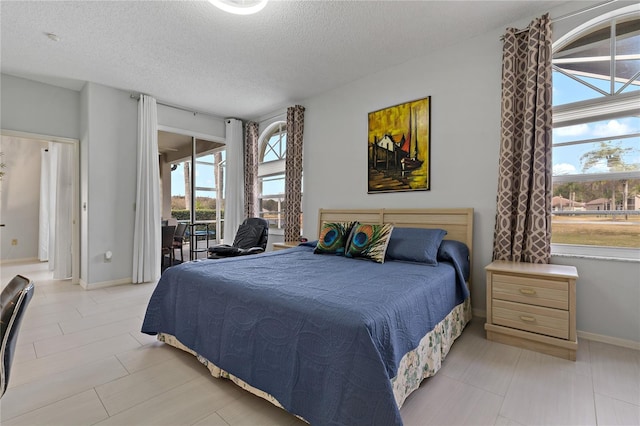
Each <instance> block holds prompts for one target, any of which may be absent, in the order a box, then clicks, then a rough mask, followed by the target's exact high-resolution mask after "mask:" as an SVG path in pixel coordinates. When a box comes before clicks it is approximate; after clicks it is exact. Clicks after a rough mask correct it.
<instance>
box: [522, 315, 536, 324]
mask: <svg viewBox="0 0 640 426" xmlns="http://www.w3.org/2000/svg"><path fill="white" fill-rule="evenodd" d="M520 319H521V320H522V321H524V322H536V319H535V318H534V317H526V316H524V315H520Z"/></svg>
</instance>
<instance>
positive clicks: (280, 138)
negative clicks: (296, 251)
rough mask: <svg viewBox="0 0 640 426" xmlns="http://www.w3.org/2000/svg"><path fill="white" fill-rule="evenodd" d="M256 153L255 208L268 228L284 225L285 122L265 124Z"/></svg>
mask: <svg viewBox="0 0 640 426" xmlns="http://www.w3.org/2000/svg"><path fill="white" fill-rule="evenodd" d="M258 149H259V154H258V155H259V156H258V162H259V163H258V210H259V214H260V217H263V218H265V219H267V220H268V221H269V226H270V228H271V229H274V228H275V229H283V228H284V222H283V221H284V194H285V175H284V174H285V169H286V164H285V159H286V156H287V129H286V123H285V122H282V121H281V122H278V123H274V124H272V125H271V126H269V127H268V128H267V129H266V130H265V132H264V133H263V135H262V136H261V137H260V144H259V148H258Z"/></svg>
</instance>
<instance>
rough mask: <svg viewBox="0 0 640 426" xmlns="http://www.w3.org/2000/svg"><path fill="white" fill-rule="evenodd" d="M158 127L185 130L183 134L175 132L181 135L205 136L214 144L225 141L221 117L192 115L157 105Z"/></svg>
mask: <svg viewBox="0 0 640 426" xmlns="http://www.w3.org/2000/svg"><path fill="white" fill-rule="evenodd" d="M158 126H159V127H164V128H169V129H173V130H185V132H184V133H182V132H177V133H181V134H189V135H193V136H199V135H201V136H202V137H204V136H207V137H209V140H212V141H216V142H224V140H225V124H224V118H223V117H215V116H211V115H207V114H198V113H196V114H194V113H192V112H189V111H183V110H180V109H177V108H171V107H168V106H165V105H158Z"/></svg>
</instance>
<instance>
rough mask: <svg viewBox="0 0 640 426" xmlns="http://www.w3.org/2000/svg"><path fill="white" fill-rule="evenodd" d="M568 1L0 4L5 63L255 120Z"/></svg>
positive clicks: (9, 68)
mask: <svg viewBox="0 0 640 426" xmlns="http://www.w3.org/2000/svg"><path fill="white" fill-rule="evenodd" d="M560 3H563V2H555V1H409V2H405V1H300V0H298V1H276V0H271V1H270V2H269V3H268V4H267V6H266V8H265V9H264V10H263V11H262V12H260V13H259V14H256V15H251V16H237V15H231V14H227V13H225V12H222V11H220V10H218V9H216V8H215V7H213V6H212V5H211V4H210V3H208V2H206V1H68V2H67V1H16V2H13V1H2V2H0V16H1V37H2V38H1V39H0V40H1V45H0V47H1V55H2V56H1V70H2V72H3V73H6V74H11V75H17V76H23V77H26V78H31V79H34V80H39V81H43V82H47V83H51V84H56V85H60V86H63V87H68V88H73V89H75V90H80V88H81V87H82V85H83V83H84V82H85V81H92V82H96V83H100V84H103V85H106V86H111V87H115V88H119V89H123V90H128V91H132V92H143V93H147V94H150V95H152V96H155V97H156V98H157V99H158V100H159V101H162V102H167V103H171V104H176V105H181V106H185V107H188V108H192V109H194V110H197V111H201V112H208V113H212V114H215V115H219V116H224V117H239V118H252V119H255V118H258V117H260V116H261V115H263V114H267V113H270V112H273V111H274V110H276V109H278V108H282V107H285V106H288V105H291V104H293V103H296V102H300V101H302V100H304V99H306V98H308V97H310V96H313V95H317V94H319V93H322V92H324V91H327V90H330V89H334V88H336V87H339V86H341V85H343V84H345V83H348V82H350V81H353V80H356V79H358V78H361V77H362V76H364V75H367V74H370V73H374V72H376V71H378V70H380V69H383V68H386V67H390V66H395V65H397V64H399V63H403V62H406V61H408V60H410V59H412V58H414V57H416V56H424V55H427V54H428V52H429V51H432V50H434V49H439V48H442V47H444V46H447V45H452V44H454V43H457V42H460V41H462V40H465V39H468V38H470V37H473V36H475V35H479V34H482V33H483V32H486V31H488V30H492V29H495V28H499V27H501V26H505V25H507V24H510V23H512V22H515V21H517V20H519V19H522V18H528V17H531V16H535V15H536V14H541V13H543V12H545V11H546V10H548V9H549V8H550V7H553V6H555V5H558V4H560ZM45 33H55V34H56V35H58V36H59V37H60V41H58V42H55V41H52V40H50V39H49V38H47V37H46V35H45ZM460 60H461V61H464V58H461V59H460Z"/></svg>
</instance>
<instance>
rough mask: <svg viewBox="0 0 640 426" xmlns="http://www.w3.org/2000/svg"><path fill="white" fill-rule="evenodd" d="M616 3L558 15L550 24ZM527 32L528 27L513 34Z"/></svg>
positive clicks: (614, 0)
mask: <svg viewBox="0 0 640 426" xmlns="http://www.w3.org/2000/svg"><path fill="white" fill-rule="evenodd" d="M616 1H618V0H608V1H605V2H603V3H599V4H596V5H593V6H589V7H585V8H584V9H580V10H576V11H575V12H570V13H567V14H564V15H560V16H558V17H557V18H553V19H551V23H552V24H553V23H555V22H558V21H562V20H564V19H568V18H573V17H574V16H578V15H582V14H583V13H587V12H591V11H592V10H595V9H598V8H600V7H602V6H606V5H608V4H611V3H615V2H616ZM527 31H529V27H527V28H523V29H521V30H518V31H516V32H515V34H521V33H526V32H527ZM500 39H501V40H504V36H501V37H500Z"/></svg>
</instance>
